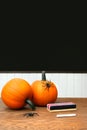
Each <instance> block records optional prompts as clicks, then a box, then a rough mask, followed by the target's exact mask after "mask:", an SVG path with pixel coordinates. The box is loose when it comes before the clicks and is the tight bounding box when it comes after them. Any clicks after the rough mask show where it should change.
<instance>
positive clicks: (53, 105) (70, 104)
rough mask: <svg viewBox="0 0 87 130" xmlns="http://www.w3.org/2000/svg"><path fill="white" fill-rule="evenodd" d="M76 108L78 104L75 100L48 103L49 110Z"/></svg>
mask: <svg viewBox="0 0 87 130" xmlns="http://www.w3.org/2000/svg"><path fill="white" fill-rule="evenodd" d="M73 108H76V104H75V103H73V102H61V103H49V104H47V109H48V110H62V109H73Z"/></svg>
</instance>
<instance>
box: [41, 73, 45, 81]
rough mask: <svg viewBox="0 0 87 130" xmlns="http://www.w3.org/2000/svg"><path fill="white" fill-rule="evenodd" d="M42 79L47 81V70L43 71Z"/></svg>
mask: <svg viewBox="0 0 87 130" xmlns="http://www.w3.org/2000/svg"><path fill="white" fill-rule="evenodd" d="M42 80H44V81H46V75H45V71H42Z"/></svg>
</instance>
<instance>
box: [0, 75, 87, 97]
mask: <svg viewBox="0 0 87 130" xmlns="http://www.w3.org/2000/svg"><path fill="white" fill-rule="evenodd" d="M12 78H23V79H25V80H26V81H28V82H29V83H30V84H31V83H32V82H33V81H35V80H37V79H39V80H41V73H0V91H1V89H2V87H3V86H4V85H5V83H6V82H7V81H9V80H10V79H12ZM46 78H47V79H48V80H51V81H53V82H54V83H55V84H56V86H57V89H58V96H59V97H87V74H86V73H47V74H46Z"/></svg>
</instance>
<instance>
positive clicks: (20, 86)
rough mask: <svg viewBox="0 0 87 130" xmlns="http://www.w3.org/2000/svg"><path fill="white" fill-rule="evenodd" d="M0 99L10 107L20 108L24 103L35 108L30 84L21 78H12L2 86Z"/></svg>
mask: <svg viewBox="0 0 87 130" xmlns="http://www.w3.org/2000/svg"><path fill="white" fill-rule="evenodd" d="M1 99H2V101H3V102H4V103H5V104H6V105H7V106H8V107H9V108H11V109H21V108H23V107H24V106H25V105H26V104H29V105H30V107H31V108H32V109H35V106H34V104H33V103H32V89H31V85H30V84H29V83H28V82H27V81H25V80H24V79H21V78H13V79H11V80H9V81H8V82H7V83H6V84H5V85H4V86H3V88H2V91H1Z"/></svg>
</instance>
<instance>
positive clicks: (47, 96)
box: [31, 71, 58, 106]
mask: <svg viewBox="0 0 87 130" xmlns="http://www.w3.org/2000/svg"><path fill="white" fill-rule="evenodd" d="M31 87H32V92H33V99H32V100H33V103H34V104H35V105H37V106H46V105H47V104H48V103H54V102H55V101H56V99H57V96H58V90H57V87H56V85H55V84H54V83H53V82H52V81H48V80H46V75H45V71H42V80H36V81H34V82H33V83H32V84H31Z"/></svg>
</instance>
